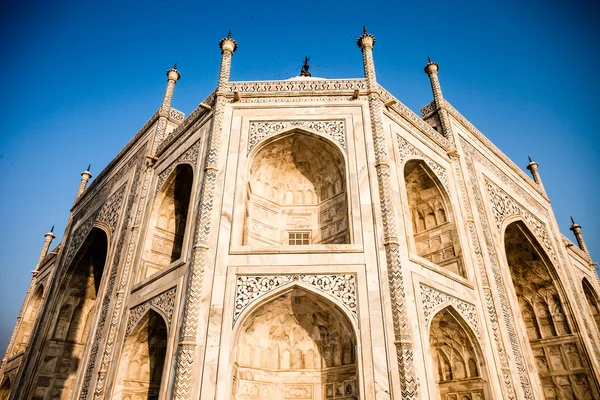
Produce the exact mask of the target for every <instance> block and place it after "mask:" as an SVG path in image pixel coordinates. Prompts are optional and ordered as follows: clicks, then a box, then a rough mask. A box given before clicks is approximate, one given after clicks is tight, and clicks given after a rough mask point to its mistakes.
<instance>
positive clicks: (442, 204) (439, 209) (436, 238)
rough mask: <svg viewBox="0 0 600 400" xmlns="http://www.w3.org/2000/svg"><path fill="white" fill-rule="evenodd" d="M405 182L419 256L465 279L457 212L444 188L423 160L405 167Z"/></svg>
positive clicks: (414, 161)
mask: <svg viewBox="0 0 600 400" xmlns="http://www.w3.org/2000/svg"><path fill="white" fill-rule="evenodd" d="M404 181H405V183H406V195H407V198H408V206H409V208H410V217H411V222H412V229H413V239H414V243H415V247H416V253H417V255H418V256H420V257H423V258H425V259H427V260H429V261H431V262H432V263H434V264H436V265H439V266H440V267H442V268H444V269H446V270H448V271H451V272H453V273H455V274H458V275H460V276H463V277H465V276H466V275H465V270H464V266H463V261H462V255H461V248H460V241H459V238H458V231H457V229H456V222H455V217H454V211H453V210H452V206H451V204H450V200H449V197H448V195H447V193H446V191H445V190H444V187H443V186H442V185H441V184H440V182H439V180H438V179H437V177H436V176H435V174H434V173H433V172H432V171H431V169H430V168H429V167H428V166H427V164H426V163H425V162H423V161H422V160H410V161H408V162H407V163H406V165H405V166H404Z"/></svg>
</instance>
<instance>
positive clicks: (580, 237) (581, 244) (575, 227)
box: [569, 217, 590, 257]
mask: <svg viewBox="0 0 600 400" xmlns="http://www.w3.org/2000/svg"><path fill="white" fill-rule="evenodd" d="M569 230H571V231H573V234H574V235H575V239H576V240H577V245H578V246H579V248H580V249H581V250H583V251H585V253H586V254H587V255H588V257H589V256H590V253H589V251H588V249H587V246H586V245H585V241H584V240H583V233H581V225H579V224H577V223H575V220H574V219H573V217H571V227H570V228H569Z"/></svg>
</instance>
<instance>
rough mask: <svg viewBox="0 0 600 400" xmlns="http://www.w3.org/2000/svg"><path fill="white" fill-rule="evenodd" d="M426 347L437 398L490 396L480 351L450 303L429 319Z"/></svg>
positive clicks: (465, 324) (469, 330)
mask: <svg viewBox="0 0 600 400" xmlns="http://www.w3.org/2000/svg"><path fill="white" fill-rule="evenodd" d="M429 349H430V356H431V358H432V364H433V367H434V376H435V382H436V386H437V393H438V395H439V398H440V399H461V400H462V399H465V398H466V399H467V400H483V399H491V392H490V385H489V378H488V372H487V366H486V363H485V359H484V356H483V352H482V351H481V348H480V346H479V344H478V342H477V338H476V337H475V335H474V333H473V331H472V330H471V328H470V327H469V325H468V324H467V323H466V321H465V320H464V319H463V318H462V316H461V315H460V314H459V313H458V312H456V310H455V309H454V308H453V307H452V306H447V307H444V308H442V309H441V310H440V311H438V312H437V313H436V314H435V316H434V317H433V318H432V319H431V323H430V326H429Z"/></svg>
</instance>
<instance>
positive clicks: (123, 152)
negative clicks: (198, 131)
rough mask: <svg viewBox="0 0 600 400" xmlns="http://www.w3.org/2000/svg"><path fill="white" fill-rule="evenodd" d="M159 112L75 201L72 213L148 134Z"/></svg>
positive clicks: (157, 112) (153, 115)
mask: <svg viewBox="0 0 600 400" xmlns="http://www.w3.org/2000/svg"><path fill="white" fill-rule="evenodd" d="M158 118H159V111H158V110H157V111H156V112H155V113H154V114H152V116H151V117H150V119H148V121H146V123H145V124H144V126H142V128H141V129H140V130H139V131H138V132H137V133H136V134H135V135H134V136H133V138H131V140H130V141H129V142H128V143H127V144H126V145H125V147H123V149H121V151H120V152H119V153H118V154H117V156H116V157H115V158H113V159H112V161H111V162H109V163H108V165H107V166H106V167H104V169H103V170H102V172H100V173H99V174H98V176H97V177H96V178H95V179H94V180H93V181H92V183H90V185H89V186H88V187H87V188H86V190H85V191H84V192H83V194H82V195H81V196H80V197H79V198H78V199H77V200H76V201H75V204H73V207H71V212H72V211H73V210H74V209H75V208H76V207H77V206H78V205H79V204H83V203H82V202H83V199H85V198H87V197H88V196H89V193H91V192H93V191H94V188H95V187H96V186H98V185H99V184H100V183H101V182H102V181H103V180H104V178H105V177H106V176H107V175H108V174H110V173H111V172H112V170H113V168H114V167H115V166H116V165H117V164H118V163H119V161H120V160H121V159H122V158H124V157H125V156H126V155H127V153H128V152H129V151H130V150H131V149H132V148H133V147H134V146H135V144H136V143H137V142H138V141H139V140H140V139H141V138H142V137H143V136H144V135H145V134H146V132H147V131H148V129H150V127H151V126H152V125H153V124H154V123H155V122H156V121H157V120H158Z"/></svg>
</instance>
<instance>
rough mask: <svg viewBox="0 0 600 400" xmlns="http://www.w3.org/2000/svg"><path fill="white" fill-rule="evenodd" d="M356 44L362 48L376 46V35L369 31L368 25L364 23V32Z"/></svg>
mask: <svg viewBox="0 0 600 400" xmlns="http://www.w3.org/2000/svg"><path fill="white" fill-rule="evenodd" d="M356 45H357V46H358V47H360V48H361V49H362V48H363V47H365V46H368V47H373V46H375V36H373V35H371V34H370V33H369V32H367V26H366V25H363V34H362V35H360V36H359V38H358V39H356Z"/></svg>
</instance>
